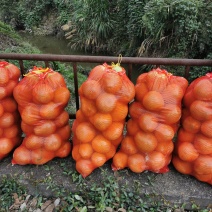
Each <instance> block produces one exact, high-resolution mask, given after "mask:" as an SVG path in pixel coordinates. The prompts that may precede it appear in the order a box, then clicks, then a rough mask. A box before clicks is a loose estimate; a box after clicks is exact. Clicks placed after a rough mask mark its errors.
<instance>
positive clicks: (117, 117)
mask: <svg viewBox="0 0 212 212" xmlns="http://www.w3.org/2000/svg"><path fill="white" fill-rule="evenodd" d="M79 94H80V102H81V105H80V109H79V110H78V111H77V113H76V119H75V121H74V123H73V126H72V132H73V151H72V156H73V158H74V160H75V161H76V169H77V171H78V172H79V173H80V174H81V175H82V176H83V177H86V176H88V175H89V174H91V172H92V171H93V170H94V169H96V168H98V167H100V166H102V165H103V164H104V163H105V162H106V161H107V160H109V159H111V158H112V157H113V155H114V154H115V152H116V149H117V147H118V145H119V144H120V142H121V140H122V138H123V128H124V125H125V118H126V116H127V114H128V103H129V102H130V101H132V100H133V98H134V95H135V89H134V85H133V83H132V82H131V81H130V80H129V79H128V77H127V75H126V71H125V70H124V68H122V67H121V66H120V65H119V64H116V65H108V64H106V63H104V64H103V65H98V66H96V67H94V68H93V69H92V70H91V72H90V74H89V77H88V79H87V80H86V81H85V82H84V83H83V84H82V85H81V87H80V89H79Z"/></svg>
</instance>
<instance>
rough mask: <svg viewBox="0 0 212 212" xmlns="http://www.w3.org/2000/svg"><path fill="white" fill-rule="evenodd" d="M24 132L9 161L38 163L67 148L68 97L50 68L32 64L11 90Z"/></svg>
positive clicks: (65, 153) (63, 154)
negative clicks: (12, 90)
mask: <svg viewBox="0 0 212 212" xmlns="http://www.w3.org/2000/svg"><path fill="white" fill-rule="evenodd" d="M13 94H14V98H15V100H16V101H17V103H18V109H19V112H20V115H21V119H22V121H21V128H22V131H23V132H24V134H25V137H24V140H23V142H22V144H21V145H20V146H19V147H18V148H16V149H15V151H14V153H13V159H12V163H13V164H19V165H25V164H36V165H41V164H44V163H47V162H48V161H50V160H52V159H53V158H54V157H61V158H62V157H66V156H68V155H69V153H70V151H71V144H70V141H69V139H70V136H71V127H70V126H69V114H68V112H67V111H65V107H66V106H67V104H68V101H69V98H70V92H69V90H68V88H67V87H66V83H65V80H64V78H63V77H62V75H61V74H59V73H58V72H55V71H53V70H52V69H50V68H46V69H43V68H38V67H34V68H33V69H32V70H30V71H29V73H28V74H26V75H25V77H24V78H23V79H22V80H21V81H20V82H19V84H18V85H17V86H16V87H15V89H14V92H13Z"/></svg>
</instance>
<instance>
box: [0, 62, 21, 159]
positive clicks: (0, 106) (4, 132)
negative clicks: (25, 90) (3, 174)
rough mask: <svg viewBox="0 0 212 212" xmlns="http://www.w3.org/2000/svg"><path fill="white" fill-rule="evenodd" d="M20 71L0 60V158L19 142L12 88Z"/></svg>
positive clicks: (15, 104) (18, 120)
mask: <svg viewBox="0 0 212 212" xmlns="http://www.w3.org/2000/svg"><path fill="white" fill-rule="evenodd" d="M20 75H21V72H20V70H19V68H18V67H16V66H15V65H13V64H11V63H8V62H6V61H1V62H0V160H1V159H3V158H4V157H6V156H7V155H8V154H9V153H10V152H11V151H12V150H13V149H14V148H15V147H16V146H18V145H19V144H20V142H21V128H20V116H19V113H18V107H17V103H16V101H15V100H14V98H13V89H14V88H15V86H16V85H17V84H18V80H19V78H20Z"/></svg>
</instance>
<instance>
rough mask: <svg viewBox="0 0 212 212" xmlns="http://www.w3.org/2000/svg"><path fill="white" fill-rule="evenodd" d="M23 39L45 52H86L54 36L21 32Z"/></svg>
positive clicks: (75, 53)
mask: <svg viewBox="0 0 212 212" xmlns="http://www.w3.org/2000/svg"><path fill="white" fill-rule="evenodd" d="M19 34H20V35H21V36H22V37H23V39H25V40H26V41H27V42H29V43H30V44H31V45H32V46H34V47H37V48H38V49H39V50H40V51H41V52H42V53H44V54H61V55H71V54H72V55H85V54H86V53H85V52H83V51H80V50H74V49H71V48H70V47H69V46H68V43H69V41H68V40H66V39H65V38H64V39H58V38H57V37H54V36H42V35H31V34H28V33H24V32H23V33H22V32H21V33H19Z"/></svg>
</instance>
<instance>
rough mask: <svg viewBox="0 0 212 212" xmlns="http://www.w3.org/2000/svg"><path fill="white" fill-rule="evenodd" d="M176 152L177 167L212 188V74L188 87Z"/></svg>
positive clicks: (175, 161) (174, 156) (174, 163)
mask: <svg viewBox="0 0 212 212" xmlns="http://www.w3.org/2000/svg"><path fill="white" fill-rule="evenodd" d="M183 104H184V109H183V114H182V120H181V122H182V123H181V125H182V127H181V128H180V129H179V133H178V137H177V142H176V144H175V151H174V155H173V159H172V163H173V165H174V167H175V168H176V169H177V170H178V171H179V172H181V173H182V174H188V175H192V176H194V177H195V178H197V179H198V180H199V181H203V182H206V183H209V184H211V185H212V73H208V74H206V75H205V76H202V77H199V78H198V79H196V80H194V81H193V82H192V83H191V84H190V85H189V87H188V89H187V91H186V93H185V96H184V99H183Z"/></svg>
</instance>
